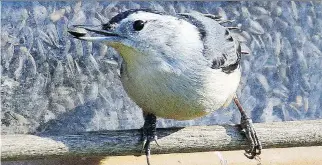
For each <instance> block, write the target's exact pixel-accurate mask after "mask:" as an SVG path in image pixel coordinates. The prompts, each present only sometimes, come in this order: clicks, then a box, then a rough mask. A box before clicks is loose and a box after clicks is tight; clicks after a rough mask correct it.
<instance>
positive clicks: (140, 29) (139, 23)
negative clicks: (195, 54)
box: [114, 11, 202, 54]
mask: <svg viewBox="0 0 322 165" xmlns="http://www.w3.org/2000/svg"><path fill="white" fill-rule="evenodd" d="M114 28H115V32H116V33H117V34H118V35H120V36H123V37H125V38H126V40H127V42H126V43H127V46H131V47H134V48H135V49H137V50H138V51H142V53H144V52H145V51H146V49H151V48H152V49H155V50H157V51H159V53H160V52H162V53H171V52H173V53H174V54H178V53H180V54H185V52H191V51H202V45H201V44H202V43H201V42H200V41H201V40H200V34H199V31H198V29H197V27H195V26H194V25H192V24H190V23H189V22H187V21H185V20H183V19H179V18H177V17H174V16H170V15H160V14H155V13H149V12H144V11H138V12H137V13H133V14H131V15H129V16H128V17H126V18H125V19H123V20H122V21H121V22H119V23H118V24H117V25H115V27H114Z"/></svg>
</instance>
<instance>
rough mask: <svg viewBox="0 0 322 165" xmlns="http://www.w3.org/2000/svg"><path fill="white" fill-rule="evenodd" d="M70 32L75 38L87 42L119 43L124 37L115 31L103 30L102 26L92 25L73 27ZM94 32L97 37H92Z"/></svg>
mask: <svg viewBox="0 0 322 165" xmlns="http://www.w3.org/2000/svg"><path fill="white" fill-rule="evenodd" d="M68 32H69V33H70V34H71V35H73V36H74V37H75V38H77V39H80V40H86V41H110V42H113V41H114V42H115V41H119V40H120V39H121V38H122V37H121V36H119V35H118V34H117V33H116V32H114V31H112V30H111V31H107V30H102V28H101V26H92V25H73V27H72V28H69V29H68ZM90 32H92V33H93V34H95V36H91V35H90V34H89V33H90Z"/></svg>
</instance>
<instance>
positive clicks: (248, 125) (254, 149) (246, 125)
mask: <svg viewBox="0 0 322 165" xmlns="http://www.w3.org/2000/svg"><path fill="white" fill-rule="evenodd" d="M240 124H241V128H242V129H243V131H244V133H245V135H246V138H247V140H248V143H249V146H248V147H249V148H248V149H246V150H245V152H246V153H245V154H244V155H245V156H246V157H247V158H249V159H254V158H255V157H256V156H257V155H260V154H261V151H262V145H261V142H260V141H259V139H258V137H257V134H256V131H255V129H254V126H253V122H252V120H251V119H250V118H248V117H242V118H241V123H240Z"/></svg>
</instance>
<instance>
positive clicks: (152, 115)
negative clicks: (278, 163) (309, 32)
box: [69, 9, 261, 164]
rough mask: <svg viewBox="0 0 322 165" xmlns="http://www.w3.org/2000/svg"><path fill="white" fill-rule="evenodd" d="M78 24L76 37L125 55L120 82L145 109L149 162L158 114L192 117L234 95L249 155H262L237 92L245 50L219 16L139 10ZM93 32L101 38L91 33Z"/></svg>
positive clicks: (225, 103)
mask: <svg viewBox="0 0 322 165" xmlns="http://www.w3.org/2000/svg"><path fill="white" fill-rule="evenodd" d="M75 27H77V29H74V30H73V29H71V30H70V31H69V32H70V33H71V34H72V35H74V36H75V37H76V38H78V39H81V40H87V41H99V42H103V43H105V44H106V45H108V46H111V47H113V48H114V49H116V50H117V51H118V52H119V54H120V55H121V56H122V57H123V59H124V62H123V64H122V67H121V81H122V83H123V86H124V88H125V90H126V92H127V93H128V95H129V96H130V97H131V98H132V99H133V100H134V101H135V102H136V104H137V105H138V106H139V107H141V108H142V110H143V112H144V117H145V123H144V126H143V132H144V134H143V135H144V137H145V141H144V143H143V144H144V149H145V152H146V155H147V161H148V164H149V155H150V142H151V141H156V116H158V117H162V118H169V119H177V120H186V119H194V118H197V117H201V116H204V115H207V114H209V113H210V112H213V111H214V110H216V109H219V108H220V107H222V106H224V105H228V104H229V103H230V102H231V100H232V99H233V100H234V102H235V103H236V105H237V107H238V109H239V110H240V112H241V116H242V118H241V125H242V128H244V129H245V132H246V137H247V139H248V140H249V142H250V147H249V149H247V150H246V156H248V157H249V158H254V156H256V155H258V154H260V151H261V144H260V142H259V140H258V138H257V136H256V132H255V130H254V128H253V126H252V122H251V120H250V119H249V118H248V117H247V115H246V113H245V112H244V111H243V109H242V108H241V106H240V103H239V101H238V99H237V97H236V95H235V93H236V90H237V87H238V85H239V81H240V77H241V71H240V64H239V63H240V57H241V53H242V52H241V48H240V45H239V42H238V41H237V40H236V39H235V38H233V37H232V35H231V32H230V29H229V28H226V27H224V26H222V25H221V24H220V22H219V21H218V17H216V16H213V15H203V14H201V13H197V12H192V13H185V14H177V15H168V14H165V13H160V12H156V11H151V10H148V9H135V10H128V11H125V12H122V13H120V14H118V15H116V16H115V17H113V18H112V19H111V20H110V21H109V22H108V23H106V24H103V25H102V26H100V28H99V29H97V28H96V29H95V28H91V27H88V26H82V25H78V26H75ZM80 29H82V30H80ZM89 31H90V32H93V33H95V34H96V35H98V36H89V35H87V32H89Z"/></svg>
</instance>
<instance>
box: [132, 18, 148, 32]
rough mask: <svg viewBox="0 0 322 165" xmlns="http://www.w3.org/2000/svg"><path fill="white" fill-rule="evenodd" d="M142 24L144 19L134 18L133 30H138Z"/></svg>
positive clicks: (141, 27)
mask: <svg viewBox="0 0 322 165" xmlns="http://www.w3.org/2000/svg"><path fill="white" fill-rule="evenodd" d="M144 24H145V22H144V21H142V20H136V21H134V23H133V29H134V30H135V31H140V30H142V29H143V27H144Z"/></svg>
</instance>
